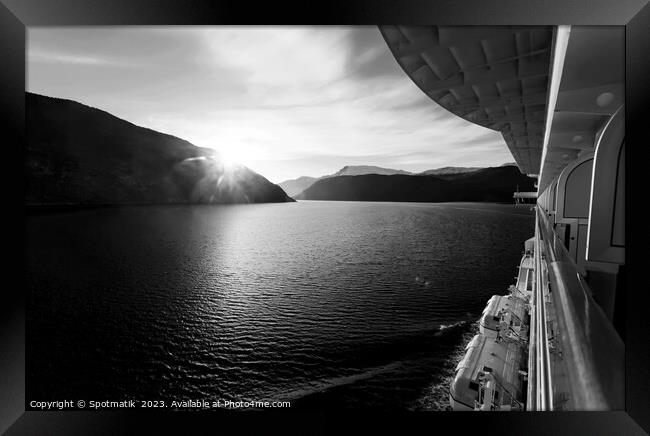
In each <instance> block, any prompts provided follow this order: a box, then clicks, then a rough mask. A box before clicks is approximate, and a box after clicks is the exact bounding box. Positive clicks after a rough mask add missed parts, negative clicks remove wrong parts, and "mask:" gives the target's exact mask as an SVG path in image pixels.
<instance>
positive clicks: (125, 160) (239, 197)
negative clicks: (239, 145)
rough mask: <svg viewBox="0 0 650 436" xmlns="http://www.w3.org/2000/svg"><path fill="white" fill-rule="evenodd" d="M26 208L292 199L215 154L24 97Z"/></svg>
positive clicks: (79, 107)
mask: <svg viewBox="0 0 650 436" xmlns="http://www.w3.org/2000/svg"><path fill="white" fill-rule="evenodd" d="M25 107H26V126H27V129H26V133H27V161H26V165H27V174H28V177H27V190H26V196H25V200H26V203H27V204H45V205H48V204H50V205H56V204H151V203H155V204H160V203H259V202H287V201H294V200H293V199H292V198H290V197H289V196H287V194H286V193H285V192H284V191H283V190H282V188H280V187H279V186H277V185H275V184H273V183H271V182H270V181H268V180H267V179H266V178H265V177H263V176H262V175H260V174H257V173H255V172H254V171H252V170H250V169H249V168H247V167H245V166H243V165H239V164H233V165H230V164H226V163H225V162H224V161H223V159H221V157H220V155H219V153H218V152H217V151H216V150H213V149H209V148H204V147H197V146H195V145H193V144H191V143H190V142H188V141H186V140H184V139H181V138H178V137H175V136H173V135H169V134H166V133H162V132H158V131H156V130H153V129H150V128H147V127H141V126H137V125H136V124H134V123H131V122H130V121H127V120H124V119H121V118H119V117H116V116H115V115H113V114H111V113H109V112H106V111H103V110H101V109H97V108H94V107H91V106H87V105H85V104H83V103H79V102H76V101H74V100H68V99H62V98H58V97H48V96H44V95H39V94H34V93H30V92H27V93H25Z"/></svg>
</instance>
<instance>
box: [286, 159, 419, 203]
mask: <svg viewBox="0 0 650 436" xmlns="http://www.w3.org/2000/svg"><path fill="white" fill-rule="evenodd" d="M365 174H383V175H392V174H411V173H409V172H408V171H403V170H393V169H390V168H382V167H376V166H372V165H346V166H344V167H343V168H341V169H340V170H338V171H337V172H335V173H334V174H328V175H326V176H321V177H309V176H303V177H298V178H297V179H291V180H285V181H284V182H281V183H278V185H280V186H281V187H282V189H284V191H285V192H286V193H287V194H289V195H290V196H292V197H295V196H296V195H298V194H300V193H301V192H302V191H304V190H305V189H307V188H309V187H310V186H311V185H312V184H314V182H316V181H317V180H320V179H325V178H328V177H338V176H361V175H365Z"/></svg>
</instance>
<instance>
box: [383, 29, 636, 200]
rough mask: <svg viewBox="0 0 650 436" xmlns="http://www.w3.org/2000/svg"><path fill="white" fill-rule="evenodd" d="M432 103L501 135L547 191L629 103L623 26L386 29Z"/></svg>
mask: <svg viewBox="0 0 650 436" xmlns="http://www.w3.org/2000/svg"><path fill="white" fill-rule="evenodd" d="M379 29H380V31H381V33H382V35H383V37H384V39H385V40H386V42H387V44H388V47H389V48H390V50H391V52H392V53H393V55H394V56H395V58H396V59H397V62H398V63H399V65H400V66H401V67H402V69H403V70H404V71H405V72H406V73H407V74H408V76H409V77H410V78H411V79H412V80H413V81H414V82H415V83H416V84H417V85H418V86H419V87H420V89H422V91H423V92H424V93H425V94H427V95H428V96H429V97H430V98H431V99H433V100H434V101H435V102H437V103H438V104H439V105H441V106H442V107H444V108H445V109H447V110H449V111H450V112H452V113H454V114H456V115H458V116H460V117H462V118H464V119H466V120H468V121H471V122H473V123H475V124H478V125H481V126H484V127H487V128H489V129H493V130H497V131H500V132H501V133H502V134H503V138H504V139H505V142H506V144H507V145H508V147H509V148H510V151H511V153H512V155H513V157H514V159H515V162H516V163H517V165H518V167H519V169H520V171H521V172H522V173H525V174H529V175H538V192H540V193H541V192H543V191H544V190H545V189H546V188H547V187H548V186H549V185H550V184H551V183H552V181H553V180H555V179H556V178H557V177H558V176H559V175H560V173H561V172H562V170H563V169H564V168H566V166H567V165H569V164H570V163H571V162H573V161H575V160H576V159H579V158H580V156H582V155H584V154H585V153H591V152H594V151H595V148H596V147H597V145H598V139H599V137H600V134H601V133H602V131H603V128H604V127H605V125H606V124H607V123H608V122H609V120H610V119H611V117H612V115H613V114H614V113H616V111H617V110H619V109H621V108H622V106H623V103H624V92H625V91H624V88H625V87H624V75H625V70H624V67H625V63H624V56H625V29H624V27H622V26H555V27H554V26H380V27H379Z"/></svg>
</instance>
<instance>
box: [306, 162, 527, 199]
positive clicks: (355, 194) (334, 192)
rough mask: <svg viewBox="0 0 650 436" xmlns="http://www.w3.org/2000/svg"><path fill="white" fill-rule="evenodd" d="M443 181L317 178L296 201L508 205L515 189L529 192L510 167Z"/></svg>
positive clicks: (424, 178)
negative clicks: (506, 203) (459, 202)
mask: <svg viewBox="0 0 650 436" xmlns="http://www.w3.org/2000/svg"><path fill="white" fill-rule="evenodd" d="M456 176H457V177H453V178H445V177H439V176H432V175H424V176H422V175H401V174H396V175H377V174H367V175H360V176H338V177H332V178H325V179H320V180H318V181H317V182H315V183H314V184H313V185H312V186H310V187H309V188H307V189H306V190H305V191H303V192H302V193H301V194H299V195H297V196H296V199H299V200H332V201H397V202H399V201H414V202H448V201H449V202H451V201H490V202H510V201H512V194H513V192H514V191H515V190H516V188H517V186H518V187H519V188H520V189H522V190H532V189H533V183H534V181H533V179H531V178H530V177H528V176H526V175H524V174H521V172H520V171H519V169H518V168H516V167H512V166H505V167H489V168H483V169H480V170H477V171H473V172H468V173H463V174H457V175H456Z"/></svg>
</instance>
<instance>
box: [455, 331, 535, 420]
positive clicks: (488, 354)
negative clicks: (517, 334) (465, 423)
mask: <svg viewBox="0 0 650 436" xmlns="http://www.w3.org/2000/svg"><path fill="white" fill-rule="evenodd" d="M524 355H525V349H524V344H523V342H521V341H515V340H507V339H496V338H491V337H488V336H485V335H482V334H477V335H476V336H474V337H473V338H472V340H471V341H470V342H469V344H467V348H466V353H465V356H464V357H463V359H462V360H461V361H460V362H459V363H458V366H456V375H455V377H454V380H453V381H452V383H451V387H450V391H449V401H450V403H451V406H452V408H453V409H454V410H523V409H524V405H523V396H524V394H523V392H524V386H523V385H524V383H523V376H522V374H524V373H523V372H522V371H521V365H522V364H523V363H525V361H524V360H525V359H524V357H525V356H524Z"/></svg>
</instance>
